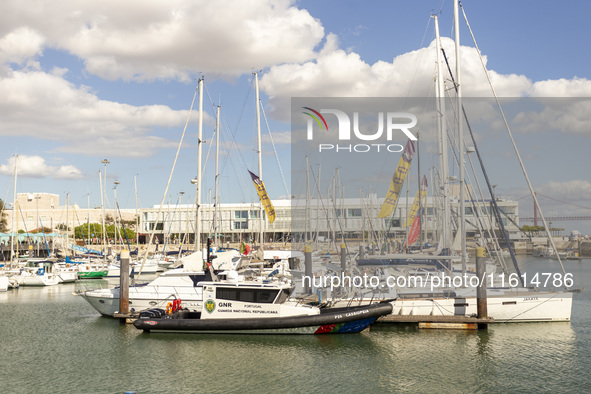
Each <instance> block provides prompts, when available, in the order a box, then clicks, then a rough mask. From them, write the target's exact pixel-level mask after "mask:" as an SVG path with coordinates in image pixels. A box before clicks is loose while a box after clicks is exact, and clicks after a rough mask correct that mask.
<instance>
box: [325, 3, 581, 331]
mask: <svg viewBox="0 0 591 394" xmlns="http://www.w3.org/2000/svg"><path fill="white" fill-rule="evenodd" d="M433 18H434V19H435V28H436V43H437V65H438V73H437V74H438V103H439V108H438V112H439V113H440V116H442V117H443V116H445V112H446V111H445V104H444V103H445V101H444V96H445V89H444V88H443V84H442V66H441V64H442V59H441V58H440V53H441V48H440V38H439V30H438V21H437V16H436V15H435V16H433ZM458 20H459V8H458V1H457V0H455V1H454V23H455V33H456V66H457V71H456V80H455V81H454V84H455V85H456V88H459V87H460V86H461V82H460V80H459V78H460V72H459V70H460V56H459V32H458V25H459V23H458ZM450 74H451V70H450ZM452 78H453V76H452ZM493 93H494V92H493ZM457 98H458V103H457V105H456V109H457V111H458V115H457V119H463V117H462V115H460V114H461V113H463V115H464V116H465V111H464V110H463V106H462V103H461V90H460V89H458V94H457ZM438 123H439V129H440V137H439V144H440V145H439V148H440V150H441V156H440V157H441V161H440V166H441V171H440V172H441V183H442V189H443V193H442V194H443V199H444V201H443V203H442V205H443V215H442V220H441V222H442V226H441V227H442V228H441V230H442V231H441V234H442V236H441V239H440V242H439V243H440V248H439V249H440V250H443V249H446V248H451V246H452V245H451V235H452V232H451V230H452V227H451V222H450V212H451V210H450V203H449V197H450V195H449V191H448V190H447V183H448V175H447V167H448V163H447V159H446V152H447V149H448V148H447V147H446V146H445V144H444V143H446V141H447V135H446V134H445V127H446V121H445V119H441V120H440V121H438ZM460 123H461V122H460ZM459 131H460V133H459V134H460V138H459V141H460V142H459V144H458V145H459V147H458V149H459V151H460V155H459V159H458V161H459V163H461V164H460V196H459V200H460V201H459V202H460V208H459V209H460V215H459V216H460V219H459V228H458V230H457V231H458V234H459V237H458V244H459V245H458V246H459V250H460V254H459V256H458V257H456V258H455V260H456V261H457V262H459V263H460V268H461V272H462V274H461V275H456V274H454V272H453V267H452V266H447V267H444V265H445V263H444V262H442V263H441V264H440V266H441V268H442V271H441V272H439V273H435V272H430V271H428V272H427V271H425V272H424V277H423V279H425V280H421V281H419V284H418V285H417V284H416V282H415V285H413V286H405V287H400V286H399V287H397V288H396V300H395V301H392V304H393V307H394V308H393V312H392V314H394V315H424V316H453V315H460V316H473V315H478V316H479V317H487V316H488V317H492V318H493V319H494V322H541V321H570V318H571V310H572V299H573V293H572V292H570V291H568V288H567V287H565V288H564V289H559V290H544V289H538V288H532V287H526V286H523V285H522V284H521V283H520V282H521V281H522V278H523V277H522V275H521V272H520V271H519V266H518V264H517V261H516V259H515V255H514V253H513V251H512V250H511V249H509V250H510V253H511V257H512V260H513V262H514V269H515V272H514V273H512V277H513V278H514V281H513V283H512V284H509V283H508V281H507V280H501V279H499V278H500V277H501V278H506V276H503V275H508V274H509V273H506V272H502V273H496V272H494V271H493V270H490V271H487V270H483V271H482V272H484V273H485V274H483V275H482V276H480V277H476V278H477V279H480V281H481V282H483V283H485V285H484V286H482V287H481V289H482V288H484V289H486V295H485V297H484V298H486V303H487V310H486V311H485V312H484V315H483V314H482V310H481V309H479V308H478V298H477V287H476V286H465V284H464V286H462V285H460V286H452V285H447V286H434V282H435V281H437V279H438V278H439V277H442V276H443V275H447V276H449V277H450V278H455V277H467V278H473V277H474V276H475V275H474V273H473V272H470V271H469V269H468V264H467V253H466V249H467V248H466V238H465V237H466V233H465V217H464V214H465V207H464V203H465V201H466V198H465V196H464V190H465V185H464V174H463V172H464V169H463V165H464V164H463V163H464V160H463V151H464V142H463V141H464V140H463V135H462V132H461V131H462V127H461V126H459ZM511 139H512V137H511ZM512 142H513V143H514V141H512ZM473 143H474V148H475V149H476V151H477V152H478V150H477V146H476V141H475V140H473ZM515 151H516V152H517V148H516V147H515ZM478 154H479V153H478ZM479 158H480V157H479ZM519 161H520V164H521V166H522V169H523V172H524V175H525V177H526V180H527V182H528V185H529V187H530V190H531V191H532V195H533V196H534V198H535V193H533V188H532V187H531V183H530V182H529V179H528V178H527V174H526V173H525V168H524V166H523V162H522V161H521V159H520V158H519ZM482 169H483V172H484V171H485V170H484V167H483V166H482ZM484 176H485V178H487V176H486V174H485V175H484ZM487 183H488V186H489V191H490V194H491V196H493V198H492V200H493V205H494V207H495V213H496V214H497V215H499V216H498V220H497V222H498V223H499V226H500V227H501V232H502V233H503V234H504V235H505V236H506V234H507V232H506V231H505V229H504V227H503V223H502V220H500V213H499V208H498V206H497V205H496V201H495V199H494V194H493V192H492V188H491V186H490V183H489V182H488V179H487ZM538 206H539V205H538ZM542 216H543V215H542ZM547 232H548V234H549V231H548V230H547ZM506 237H507V239H506V243H507V245H509V248H510V243H509V239H508V236H506ZM550 241H551V242H553V241H552V240H551V238H550ZM439 257H442V256H439ZM450 258H451V257H450ZM433 260H434V259H433V257H431V258H429V259H426V260H425V262H424V263H431V262H432V261H433ZM388 261H389V262H398V263H400V262H404V264H409V265H410V266H414V267H417V266H420V263H423V262H421V261H414V262H413V261H411V260H409V259H407V257H406V256H398V257H394V256H393V257H391V258H390V256H379V257H377V258H374V259H365V260H360V261H359V264H360V265H374V266H377V267H379V268H380V269H383V267H384V266H385V265H387V264H384V263H387V262H388ZM433 265H434V267H436V264H433ZM476 269H477V270H478V269H479V268H478V266H477V267H476ZM390 272H392V271H390ZM395 272H396V273H397V274H402V275H405V274H406V275H408V273H409V270H398V271H395ZM417 272H418V271H416V270H415V272H414V273H417ZM563 273H564V271H563ZM483 278H484V279H486V280H487V281H486V282H484V281H483V280H482V279H483ZM563 278H566V276H565V277H563ZM490 282H492V283H490ZM565 283H566V281H563V284H565ZM439 284H441V282H439ZM499 285H501V286H499ZM368 290H370V291H371V290H372V289H368ZM376 291H377V290H376V289H373V292H372V293H371V297H372V300H373V297H374V295H375V294H376ZM359 302H360V303H363V302H371V300H369V299H360V300H359ZM349 303H351V300H341V301H337V300H332V305H333V306H343V305H347V304H349Z"/></svg>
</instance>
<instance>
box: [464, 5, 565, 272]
mask: <svg viewBox="0 0 591 394" xmlns="http://www.w3.org/2000/svg"><path fill="white" fill-rule="evenodd" d="M460 7H461V8H462V13H463V15H464V20H465V21H466V26H467V27H468V30H469V31H470V35H471V36H472V41H473V42H474V47H475V48H476V52H477V53H478V57H479V58H480V63H481V64H482V68H483V69H484V74H485V75H486V79H487V80H488V84H489V86H490V88H491V91H492V93H493V96H494V98H495V102H496V104H497V107H498V109H499V112H500V114H501V117H502V118H503V122H504V124H505V128H506V130H507V133H508V134H509V138H510V139H511V144H512V145H513V150H514V151H515V155H516V156H517V159H518V160H519V165H520V166H521V171H522V172H523V176H524V177H525V180H526V182H527V186H528V187H529V191H530V193H531V195H532V197H533V199H534V201H535V202H536V204H537V205H538V210H539V213H540V217H541V219H542V222H543V223H544V229H545V230H546V233H547V234H548V239H549V240H550V243H551V244H552V247H553V248H554V251H557V250H558V249H556V244H555V243H554V238H552V236H551V234H550V229H549V228H548V224H547V223H546V218H545V217H544V214H543V213H542V211H541V210H540V209H539V206H540V204H539V202H538V198H537V197H536V193H535V191H534V188H533V186H532V184H531V182H530V180H529V176H528V175H527V171H526V170H525V165H524V164H523V161H522V160H521V155H520V154H519V150H518V149H517V145H516V144H515V140H514V139H513V134H512V133H511V128H510V127H509V123H508V122H507V118H506V117H505V112H504V111H503V108H501V103H500V102H499V98H498V97H497V93H496V91H495V88H494V86H493V84H492V81H491V79H490V75H489V73H488V70H487V69H486V64H485V63H484V59H482V53H481V52H480V49H479V48H478V45H477V44H476V38H475V37H474V33H473V32H472V28H471V27H470V23H469V22H468V17H467V16H466V11H465V10H464V6H463V5H462V3H461V2H460ZM556 257H557V258H558V263H560V268H561V269H562V273H563V274H564V275H566V270H565V269H564V265H563V264H562V260H561V259H560V255H559V254H558V253H556Z"/></svg>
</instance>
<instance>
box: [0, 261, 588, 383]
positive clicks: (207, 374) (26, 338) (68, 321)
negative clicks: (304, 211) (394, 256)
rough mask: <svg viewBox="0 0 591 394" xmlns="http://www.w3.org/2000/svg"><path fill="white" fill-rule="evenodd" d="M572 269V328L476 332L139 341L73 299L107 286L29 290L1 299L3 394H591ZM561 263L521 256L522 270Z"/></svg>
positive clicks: (582, 302)
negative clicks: (87, 290)
mask: <svg viewBox="0 0 591 394" xmlns="http://www.w3.org/2000/svg"><path fill="white" fill-rule="evenodd" d="M565 264H566V268H567V271H568V272H572V273H573V276H574V280H575V287H578V288H583V290H582V291H581V292H580V293H577V294H575V297H574V302H573V311H572V321H571V323H570V324H569V323H529V324H528V323H522V324H498V325H492V326H490V328H489V329H488V330H487V331H478V332H465V331H437V330H421V331H419V330H418V329H416V328H415V327H413V326H396V327H394V326H384V325H382V326H374V327H372V329H371V332H368V333H362V334H352V335H341V336H279V335H277V336H247V335H174V334H144V333H142V332H140V331H139V330H137V329H135V328H134V327H133V326H131V325H120V324H119V322H118V321H117V320H114V319H108V318H104V317H100V316H99V315H98V313H97V312H95V311H94V309H92V307H90V306H89V305H88V304H87V303H86V302H85V301H84V300H83V299H81V298H80V297H76V296H74V295H72V292H73V291H75V290H77V289H84V288H91V287H97V286H105V285H106V283H105V281H95V282H93V281H85V282H79V283H75V284H66V285H58V286H51V287H45V288H32V287H22V288H20V289H18V290H10V291H8V292H6V293H0V335H1V336H0V352H1V353H0V354H1V357H0V387H1V389H0V391H1V392H3V393H20V392H43V393H62V392H63V393H73V392H76V393H118V392H119V393H121V392H124V391H137V392H139V393H159V392H160V393H179V392H183V393H188V392H359V391H371V392H499V393H504V392H533V391H537V392H581V391H588V390H590V389H591V373H590V372H591V308H590V306H591V260H589V259H586V260H583V261H581V262H578V261H568V262H566V263H565ZM556 266H557V262H555V261H551V260H533V259H532V258H531V257H527V258H522V269H523V270H526V271H527V272H535V271H538V272H555V271H556V270H557V267H556ZM101 282H102V283H101ZM110 283H111V284H115V283H116V281H111V282H110Z"/></svg>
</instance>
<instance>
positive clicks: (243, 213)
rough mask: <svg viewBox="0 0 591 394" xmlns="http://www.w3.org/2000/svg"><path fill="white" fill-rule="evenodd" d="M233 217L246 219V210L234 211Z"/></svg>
mask: <svg viewBox="0 0 591 394" xmlns="http://www.w3.org/2000/svg"><path fill="white" fill-rule="evenodd" d="M234 219H248V211H234Z"/></svg>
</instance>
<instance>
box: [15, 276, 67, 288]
mask: <svg viewBox="0 0 591 394" xmlns="http://www.w3.org/2000/svg"><path fill="white" fill-rule="evenodd" d="M17 281H18V284H19V286H54V285H57V284H58V283H60V282H59V278H58V277H57V275H53V274H51V275H47V274H45V275H36V274H33V275H21V276H19V277H17Z"/></svg>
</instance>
